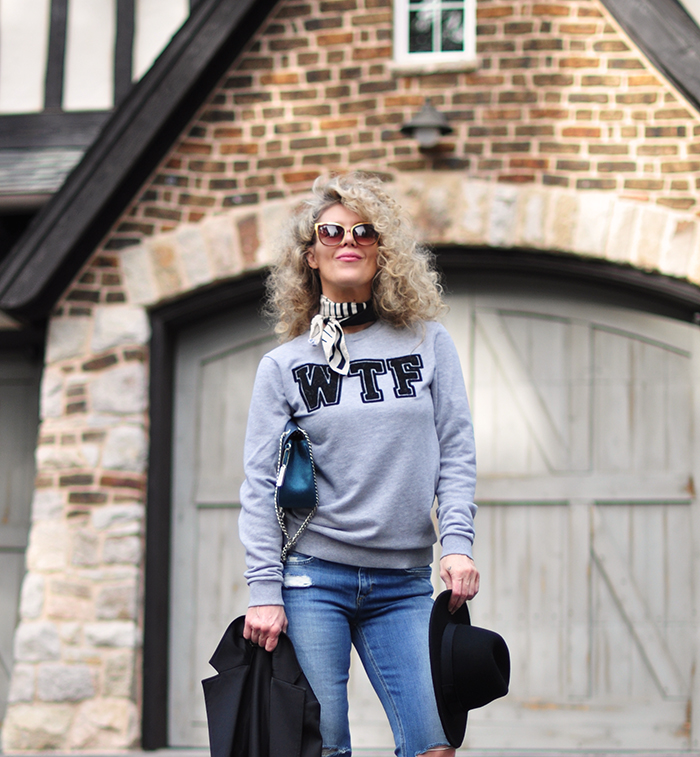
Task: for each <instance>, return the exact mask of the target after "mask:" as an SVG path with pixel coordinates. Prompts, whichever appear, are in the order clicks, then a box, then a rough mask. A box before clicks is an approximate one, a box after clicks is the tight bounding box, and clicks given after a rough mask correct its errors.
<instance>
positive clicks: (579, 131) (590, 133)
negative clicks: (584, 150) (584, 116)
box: [561, 126, 601, 139]
mask: <svg viewBox="0 0 700 757" xmlns="http://www.w3.org/2000/svg"><path fill="white" fill-rule="evenodd" d="M561 133H562V136H564V137H576V138H579V139H597V138H598V137H600V135H601V130H600V128H599V127H598V126H568V127H567V128H565V129H562V132H561Z"/></svg>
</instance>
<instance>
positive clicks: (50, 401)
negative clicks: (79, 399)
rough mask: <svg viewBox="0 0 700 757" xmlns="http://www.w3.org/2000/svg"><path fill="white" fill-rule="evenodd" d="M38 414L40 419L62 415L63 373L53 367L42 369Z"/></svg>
mask: <svg viewBox="0 0 700 757" xmlns="http://www.w3.org/2000/svg"><path fill="white" fill-rule="evenodd" d="M39 414H40V416H41V418H42V419H46V418H60V417H62V416H63V374H62V373H61V372H60V371H59V370H57V369H55V368H51V367H47V368H45V369H44V375H43V377H42V379H41V400H40V411H39Z"/></svg>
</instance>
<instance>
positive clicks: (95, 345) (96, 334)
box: [90, 305, 151, 353]
mask: <svg viewBox="0 0 700 757" xmlns="http://www.w3.org/2000/svg"><path fill="white" fill-rule="evenodd" d="M94 317H95V326H94V330H93V333H92V341H91V343H90V347H91V350H92V352H93V353H99V352H104V351H105V350H109V349H112V348H113V347H120V346H122V345H125V344H130V345H134V344H138V345H142V344H146V343H147V342H148V339H149V337H150V333H151V327H150V324H149V322H148V316H147V315H146V311H145V309H144V308H142V307H138V306H137V305H107V306H101V307H97V308H95V316H94Z"/></svg>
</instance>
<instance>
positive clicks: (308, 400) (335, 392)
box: [292, 363, 342, 413]
mask: <svg viewBox="0 0 700 757" xmlns="http://www.w3.org/2000/svg"><path fill="white" fill-rule="evenodd" d="M292 375H293V376H294V380H295V381H296V382H297V384H298V385H299V391H300V393H301V397H302V399H303V400H304V404H305V405H306V409H307V410H308V411H309V412H310V413H311V412H313V411H314V410H318V409H319V407H321V405H325V406H328V405H337V404H338V403H339V402H340V389H341V386H342V385H341V382H340V374H338V373H336V372H335V371H334V370H332V369H331V367H330V366H329V365H319V364H317V363H306V364H305V365H300V366H299V367H298V368H294V370H293V371H292Z"/></svg>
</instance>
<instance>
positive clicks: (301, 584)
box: [284, 575, 311, 589]
mask: <svg viewBox="0 0 700 757" xmlns="http://www.w3.org/2000/svg"><path fill="white" fill-rule="evenodd" d="M309 586H311V576H290V575H286V576H285V577H284V588H285V589H307V588H308V587H309Z"/></svg>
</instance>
